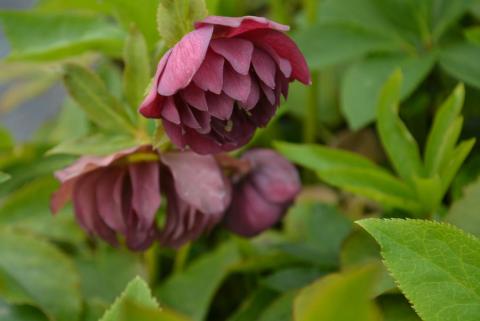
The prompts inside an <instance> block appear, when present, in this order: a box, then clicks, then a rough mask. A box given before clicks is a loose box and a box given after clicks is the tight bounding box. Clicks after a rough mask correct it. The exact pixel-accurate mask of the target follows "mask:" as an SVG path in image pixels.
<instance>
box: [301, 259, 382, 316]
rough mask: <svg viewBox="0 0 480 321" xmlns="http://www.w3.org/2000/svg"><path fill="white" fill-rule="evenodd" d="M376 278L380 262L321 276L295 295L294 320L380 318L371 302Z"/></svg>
mask: <svg viewBox="0 0 480 321" xmlns="http://www.w3.org/2000/svg"><path fill="white" fill-rule="evenodd" d="M377 277H378V265H377V264H370V265H366V266H363V267H357V268H355V269H352V270H350V271H345V272H341V273H335V274H330V275H328V276H326V277H323V278H321V279H319V280H318V281H316V282H315V283H313V284H312V285H310V286H308V287H306V288H304V289H303V290H302V291H300V293H299V294H298V295H297V297H296V298H295V302H294V310H293V315H294V319H295V321H317V320H335V321H352V320H356V321H377V320H381V318H380V315H379V312H378V311H377V308H376V307H375V305H374V304H373V302H372V301H371V298H372V292H373V291H372V289H373V287H374V285H375V283H376V281H377ZM346 306H348V308H346Z"/></svg>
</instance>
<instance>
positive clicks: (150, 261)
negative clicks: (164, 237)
mask: <svg viewBox="0 0 480 321" xmlns="http://www.w3.org/2000/svg"><path fill="white" fill-rule="evenodd" d="M145 262H146V265H147V271H148V283H149V284H150V286H151V287H152V288H153V287H154V286H155V285H156V284H157V282H158V278H159V277H158V276H159V275H160V247H159V246H158V245H157V244H154V245H153V246H152V247H151V248H150V249H149V250H148V251H147V252H146V253H145Z"/></svg>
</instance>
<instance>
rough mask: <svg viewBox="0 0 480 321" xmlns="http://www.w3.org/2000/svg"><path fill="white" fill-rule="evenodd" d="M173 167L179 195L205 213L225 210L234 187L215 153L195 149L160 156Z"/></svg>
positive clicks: (169, 166) (168, 165) (166, 163)
mask: <svg viewBox="0 0 480 321" xmlns="http://www.w3.org/2000/svg"><path fill="white" fill-rule="evenodd" d="M160 157H161V160H162V162H163V163H164V164H165V165H166V166H167V167H168V168H169V169H170V171H171V173H172V176H173V180H174V183H175V190H176V192H177V194H178V195H179V197H180V198H181V199H182V200H184V201H185V202H187V203H188V204H190V205H191V206H193V207H194V208H196V209H198V210H199V211H201V212H203V213H205V214H214V213H222V212H223V211H225V209H226V208H227V207H228V205H229V203H230V199H231V187H230V184H229V183H228V182H227V180H226V179H225V177H224V175H223V173H222V171H221V169H220V167H219V166H218V164H217V162H216V161H215V159H214V158H213V156H202V155H197V154H195V153H193V152H172V153H167V154H164V155H161V156H160Z"/></svg>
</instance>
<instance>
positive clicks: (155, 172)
mask: <svg viewBox="0 0 480 321" xmlns="http://www.w3.org/2000/svg"><path fill="white" fill-rule="evenodd" d="M142 159H143V160H142ZM56 177H57V179H58V180H59V181H60V182H61V183H62V185H61V186H60V188H59V190H58V191H57V192H56V193H55V194H54V195H53V197H52V202H51V206H52V211H53V212H54V213H56V212H58V210H59V209H60V208H61V207H62V206H64V205H65V203H66V202H67V201H68V200H69V199H72V201H73V206H74V212H75V216H76V218H77V221H78V222H79V224H80V226H81V227H82V228H83V229H85V230H86V231H88V232H89V233H91V234H93V235H96V236H98V237H100V238H102V239H104V240H105V241H107V242H109V243H110V244H112V245H117V244H118V235H119V234H120V235H122V236H123V237H124V239H125V243H126V245H127V247H128V248H130V249H132V250H144V249H146V248H148V247H149V246H150V245H151V244H152V243H153V242H154V241H155V240H160V241H161V243H162V244H164V245H166V246H173V247H177V246H180V245H182V244H183V243H185V242H187V241H190V240H193V239H195V238H197V237H198V236H199V235H200V234H201V233H202V232H204V231H206V230H208V229H210V228H211V227H212V226H213V225H214V224H216V223H217V222H218V221H219V220H221V218H222V217H223V214H224V212H225V209H226V208H227V207H228V204H229V203H230V197H231V187H230V184H229V182H227V181H226V179H225V177H224V175H223V173H222V171H221V169H220V168H219V166H218V164H217V163H216V161H215V159H214V158H213V157H212V156H201V155H196V154H193V153H191V152H169V153H166V154H162V155H161V156H159V155H158V154H157V153H155V152H154V151H153V150H152V149H151V147H149V146H143V147H138V148H131V149H127V150H124V151H120V152H118V153H115V154H113V155H110V156H106V157H95V156H84V157H82V158H80V159H79V160H78V161H77V162H75V163H74V164H73V165H71V166H69V167H67V168H65V169H64V170H61V171H58V172H57V173H56ZM162 194H163V195H165V196H166V199H167V213H166V215H167V219H166V224H165V226H164V227H163V228H160V227H158V226H157V223H156V213H157V210H158V209H159V207H160V202H161V195H162Z"/></svg>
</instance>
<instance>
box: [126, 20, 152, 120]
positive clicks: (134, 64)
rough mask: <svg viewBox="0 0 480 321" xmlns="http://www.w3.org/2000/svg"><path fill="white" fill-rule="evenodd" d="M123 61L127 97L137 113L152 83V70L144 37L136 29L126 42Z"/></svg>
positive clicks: (131, 31) (131, 32)
mask: <svg viewBox="0 0 480 321" xmlns="http://www.w3.org/2000/svg"><path fill="white" fill-rule="evenodd" d="M123 59H124V60H125V71H124V74H123V88H124V92H125V97H126V98H127V101H128V102H129V103H130V106H131V107H132V108H133V110H134V111H135V112H136V111H137V109H138V107H139V106H140V103H141V102H142V100H143V97H144V95H145V92H146V88H147V86H148V84H149V82H150V78H151V70H150V57H149V55H148V48H147V43H146V42H145V38H144V37H143V35H142V34H141V33H140V32H139V31H138V30H137V29H135V28H132V29H131V30H130V34H129V36H128V38H127V41H126V42H125V49H124V52H123Z"/></svg>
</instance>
